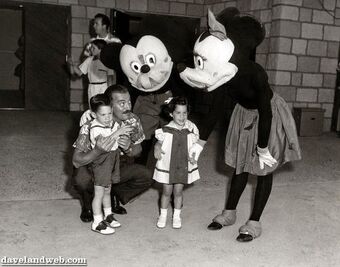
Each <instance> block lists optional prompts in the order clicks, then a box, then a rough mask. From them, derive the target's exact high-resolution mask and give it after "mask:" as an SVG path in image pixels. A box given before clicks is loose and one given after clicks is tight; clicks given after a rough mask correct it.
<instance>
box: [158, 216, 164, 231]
mask: <svg viewBox="0 0 340 267" xmlns="http://www.w3.org/2000/svg"><path fill="white" fill-rule="evenodd" d="M165 226H166V217H165V216H159V217H158V221H157V227H158V228H164V227H165Z"/></svg>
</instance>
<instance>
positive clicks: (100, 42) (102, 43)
mask: <svg viewBox="0 0 340 267" xmlns="http://www.w3.org/2000/svg"><path fill="white" fill-rule="evenodd" d="M91 44H94V45H95V46H96V47H98V49H99V50H102V49H103V48H104V47H105V46H106V44H107V43H106V41H104V40H102V39H94V40H93V41H91Z"/></svg>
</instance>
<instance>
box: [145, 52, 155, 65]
mask: <svg viewBox="0 0 340 267" xmlns="http://www.w3.org/2000/svg"><path fill="white" fill-rule="evenodd" d="M145 62H146V64H148V65H149V66H150V67H153V66H155V64H156V57H155V56H154V55H153V54H148V55H146V57H145Z"/></svg>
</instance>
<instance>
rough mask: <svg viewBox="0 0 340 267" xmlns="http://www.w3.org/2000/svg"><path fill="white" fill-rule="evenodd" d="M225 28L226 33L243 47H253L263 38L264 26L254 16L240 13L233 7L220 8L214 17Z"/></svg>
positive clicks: (249, 48) (264, 33)
mask: <svg viewBox="0 0 340 267" xmlns="http://www.w3.org/2000/svg"><path fill="white" fill-rule="evenodd" d="M216 19H217V20H218V21H219V22H221V23H222V24H223V25H224V26H225V28H226V30H227V35H228V37H230V38H231V39H232V40H233V41H234V42H237V43H238V46H240V47H242V48H243V49H248V50H252V49H255V48H256V47H257V46H258V45H259V44H260V43H261V42H262V41H263V39H264V38H265V35H266V31H265V28H264V26H263V25H262V24H261V22H260V21H259V20H257V19H256V18H255V17H254V16H252V15H249V14H242V13H240V11H239V10H238V9H237V8H235V7H229V8H226V9H224V10H222V11H221V12H220V13H219V14H218V15H217V17H216Z"/></svg>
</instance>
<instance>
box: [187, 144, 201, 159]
mask: <svg viewBox="0 0 340 267" xmlns="http://www.w3.org/2000/svg"><path fill="white" fill-rule="evenodd" d="M202 150H203V146H201V145H200V144H198V143H195V144H194V145H193V146H192V147H191V148H190V150H189V160H190V159H191V160H194V161H195V162H197V160H198V158H199V156H200V154H201V152H202Z"/></svg>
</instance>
